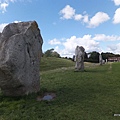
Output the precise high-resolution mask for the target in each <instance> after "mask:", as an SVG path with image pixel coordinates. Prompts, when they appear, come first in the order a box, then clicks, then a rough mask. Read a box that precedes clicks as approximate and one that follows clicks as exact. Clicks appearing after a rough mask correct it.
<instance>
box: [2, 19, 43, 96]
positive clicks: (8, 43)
mask: <svg viewBox="0 0 120 120" xmlns="http://www.w3.org/2000/svg"><path fill="white" fill-rule="evenodd" d="M42 43H43V40H42V37H41V34H40V30H39V28H38V25H37V23H36V22H35V21H29V22H20V23H11V24H9V25H7V26H6V27H5V28H4V30H3V32H2V33H1V34H0V88H1V90H2V92H3V94H4V95H6V96H21V95H25V94H29V93H32V92H38V91H39V90H40V58H41V55H42Z"/></svg>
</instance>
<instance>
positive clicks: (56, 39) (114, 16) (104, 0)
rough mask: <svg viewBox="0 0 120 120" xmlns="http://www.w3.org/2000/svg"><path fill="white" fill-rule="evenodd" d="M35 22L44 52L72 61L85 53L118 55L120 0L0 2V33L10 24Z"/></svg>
mask: <svg viewBox="0 0 120 120" xmlns="http://www.w3.org/2000/svg"><path fill="white" fill-rule="evenodd" d="M32 20H35V21H36V22H37V23H38V25H39V28H40V30H41V35H42V37H43V41H44V43H43V47H42V49H43V52H45V51H46V50H48V49H51V48H54V49H55V51H57V52H58V53H59V54H60V55H61V56H64V57H65V56H67V57H72V56H73V55H74V51H75V47H76V46H77V45H79V46H83V47H84V48H85V50H86V52H92V51H97V52H112V53H115V54H120V0H0V32H2V30H3V28H4V27H5V25H7V24H9V23H12V22H20V21H22V22H23V21H32Z"/></svg>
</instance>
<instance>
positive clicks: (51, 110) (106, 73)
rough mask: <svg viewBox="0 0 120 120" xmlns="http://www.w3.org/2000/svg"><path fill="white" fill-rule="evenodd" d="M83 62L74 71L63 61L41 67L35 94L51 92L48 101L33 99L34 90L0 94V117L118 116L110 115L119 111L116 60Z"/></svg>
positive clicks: (110, 119)
mask: <svg viewBox="0 0 120 120" xmlns="http://www.w3.org/2000/svg"><path fill="white" fill-rule="evenodd" d="M59 60H60V59H59ZM62 60H63V59H61V61H60V64H62ZM56 61H57V60H56ZM46 62H47V61H46ZM64 62H65V61H64V60H63V64H64ZM48 64H49V63H48ZM54 64H55V62H54ZM67 64H70V66H72V64H73V63H71V62H70V63H69V61H68V63H67ZM56 65H57V64H56ZM42 66H43V65H42ZM49 66H52V65H49ZM68 66H69V65H68ZM85 66H86V72H74V68H73V67H71V68H68V67H66V66H65V67H66V69H65V67H64V65H63V66H62V67H64V68H60V67H59V65H58V68H59V69H57V68H55V70H54V69H53V68H52V70H51V69H50V68H49V70H48V71H46V69H45V70H42V71H41V73H40V74H41V92H40V93H39V94H42V93H44V92H46V91H48V92H51V91H52V92H55V93H56V98H55V99H54V100H53V101H50V102H48V101H42V102H38V101H36V97H37V94H31V95H29V96H24V97H17V98H11V97H5V96H3V95H2V94H0V120H118V119H120V118H119V117H114V116H113V114H117V113H119V114H120V74H119V71H120V63H113V64H106V65H103V66H99V65H96V64H88V63H86V64H85ZM41 68H42V67H41ZM46 68H47V67H46Z"/></svg>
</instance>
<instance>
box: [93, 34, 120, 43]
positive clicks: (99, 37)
mask: <svg viewBox="0 0 120 120" xmlns="http://www.w3.org/2000/svg"><path fill="white" fill-rule="evenodd" d="M93 40H98V41H117V40H120V36H116V35H111V36H110V35H105V34H96V35H95V37H94V38H93Z"/></svg>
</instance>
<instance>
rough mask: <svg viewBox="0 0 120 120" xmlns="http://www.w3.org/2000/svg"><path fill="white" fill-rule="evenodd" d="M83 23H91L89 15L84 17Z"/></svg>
mask: <svg viewBox="0 0 120 120" xmlns="http://www.w3.org/2000/svg"><path fill="white" fill-rule="evenodd" d="M83 22H84V23H88V22H89V18H88V15H84V16H83Z"/></svg>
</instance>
